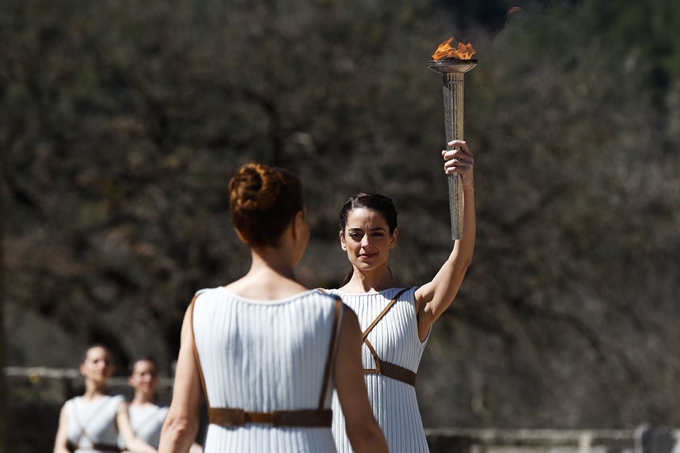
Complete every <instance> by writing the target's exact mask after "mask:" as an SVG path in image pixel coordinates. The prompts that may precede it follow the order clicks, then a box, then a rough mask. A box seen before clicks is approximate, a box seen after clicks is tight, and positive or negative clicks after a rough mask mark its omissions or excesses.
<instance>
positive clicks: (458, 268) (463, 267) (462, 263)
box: [451, 255, 472, 275]
mask: <svg viewBox="0 0 680 453" xmlns="http://www.w3.org/2000/svg"><path fill="white" fill-rule="evenodd" d="M471 264H472V255H470V256H469V257H466V258H462V257H458V259H455V260H453V262H452V263H451V267H452V268H453V270H454V272H456V273H457V274H463V275H465V272H467V270H468V268H469V267H470V265H471Z"/></svg>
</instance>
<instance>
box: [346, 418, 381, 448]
mask: <svg viewBox="0 0 680 453" xmlns="http://www.w3.org/2000/svg"><path fill="white" fill-rule="evenodd" d="M346 429H347V437H348V438H349V442H350V444H351V445H352V449H353V450H354V451H355V452H356V453H364V452H365V453H383V452H384V453H387V442H386V441H385V436H384V435H383V433H382V431H381V430H380V427H379V426H378V424H377V423H371V424H368V425H362V426H356V427H347V428H346Z"/></svg>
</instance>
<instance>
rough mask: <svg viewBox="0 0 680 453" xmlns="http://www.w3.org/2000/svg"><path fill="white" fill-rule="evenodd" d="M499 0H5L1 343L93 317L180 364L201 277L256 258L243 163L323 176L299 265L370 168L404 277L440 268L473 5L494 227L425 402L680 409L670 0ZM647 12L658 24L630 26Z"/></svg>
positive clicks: (478, 113) (477, 118) (555, 416)
mask: <svg viewBox="0 0 680 453" xmlns="http://www.w3.org/2000/svg"><path fill="white" fill-rule="evenodd" d="M615 3H616V2H615ZM485 4H486V3H485ZM488 4H489V8H490V9H489V11H488V12H489V14H490V15H491V12H493V14H492V16H493V19H484V18H482V17H481V15H482V10H480V9H478V8H477V7H474V5H471V4H470V5H468V6H465V7H464V6H461V7H460V9H456V8H452V7H451V6H450V5H444V4H442V3H441V2H436V1H432V2H414V1H411V0H403V1H398V2H390V3H389V4H386V3H385V4H384V2H383V3H381V2H351V3H350V4H347V2H338V1H333V0H317V1H312V0H310V1H308V2H289V1H286V2H270V1H265V0H262V1H249V2H243V1H237V0H229V1H226V2H215V1H207V2H200V3H196V2H190V1H188V0H172V1H170V2H168V1H160V0H145V1H141V0H116V1H114V0H107V1H102V2H90V3H88V2H83V1H82V0H57V1H50V2H48V1H45V0H28V1H26V0H21V1H20V0H8V1H7V2H3V5H2V7H3V11H4V12H6V13H5V14H0V20H2V21H3V23H2V25H3V26H2V27H0V36H1V37H2V42H3V46H0V86H3V87H5V89H4V90H3V91H2V93H0V149H2V151H3V152H2V155H3V161H4V164H5V165H6V173H5V178H6V181H5V185H4V191H3V197H4V201H5V204H6V209H7V218H6V219H4V218H3V220H5V228H6V230H5V234H6V239H7V240H6V242H5V254H6V258H5V262H6V276H7V279H6V311H5V313H6V324H7V332H8V338H9V339H10V342H9V343H8V345H7V361H8V363H11V364H21V365H56V366H67V365H75V363H76V362H77V358H78V356H79V352H80V349H81V348H82V347H84V345H85V344H87V343H89V342H93V341H103V342H106V343H109V344H110V345H111V346H112V347H113V348H114V349H115V350H116V351H118V356H117V361H118V362H119V365H126V362H127V361H129V360H131V359H132V358H133V357H135V356H137V355H141V354H154V355H156V356H157V357H159V359H160V362H161V364H162V367H163V368H164V370H165V371H166V372H167V371H169V370H170V365H171V362H172V360H173V359H174V357H175V356H176V352H177V347H178V344H179V328H180V325H181V319H182V316H183V312H184V309H185V307H186V306H187V304H188V302H189V300H190V299H191V296H192V294H193V292H194V291H196V290H197V289H200V288H203V287H208V286H216V285H221V284H224V283H225V282H227V281H229V280H231V279H233V278H235V277H237V276H238V275H240V274H241V273H242V272H244V271H245V270H246V269H247V266H248V264H249V263H248V257H247V254H246V253H245V249H244V248H243V247H242V246H241V244H240V243H239V242H238V240H237V238H236V236H235V235H234V234H233V232H232V229H231V226H230V222H229V219H228V209H227V204H228V200H227V196H226V190H225V185H226V182H227V180H228V178H229V177H230V175H231V174H232V173H233V172H234V170H235V169H236V168H238V166H240V165H241V164H243V163H245V162H247V161H251V160H257V161H262V162H266V163H272V164H276V165H280V166H284V167H286V168H289V169H291V170H293V171H295V172H297V173H298V174H299V175H300V176H301V178H302V179H303V181H304V182H305V186H306V189H307V203H308V207H309V218H310V222H311V226H312V231H313V238H312V241H311V243H310V247H309V252H308V254H307V256H306V257H305V259H304V260H303V262H302V263H301V266H300V269H299V271H300V277H301V278H302V279H303V280H304V281H305V282H307V283H308V284H310V285H312V286H332V285H335V284H337V282H338V280H339V279H340V278H341V276H342V273H343V269H344V268H345V267H346V266H347V264H346V259H345V257H344V256H343V254H342V253H341V251H340V249H339V247H337V244H336V241H337V239H336V238H337V228H338V227H337V214H338V210H339V208H340V206H341V204H342V202H343V201H344V200H345V198H346V197H347V196H349V195H351V194H352V193H355V192H358V191H360V190H364V191H379V192H382V193H385V194H388V195H390V196H391V197H392V198H393V199H394V200H395V202H396V203H397V206H398V207H399V209H400V231H401V234H400V241H399V242H400V243H399V247H397V248H396V249H395V251H394V262H393V266H392V267H393V269H394V272H395V275H396V276H397V279H398V280H399V282H400V283H401V284H403V285H410V284H418V283H422V282H423V281H426V280H427V279H430V278H431V277H432V276H433V275H434V273H435V272H436V270H437V269H438V267H439V266H440V265H441V263H442V262H443V261H444V259H445V257H446V256H447V255H448V251H449V250H450V245H451V244H450V240H449V238H448V235H449V215H448V202H447V191H446V182H445V178H444V177H443V175H442V174H441V168H442V167H441V157H440V155H439V150H440V149H441V148H443V145H444V144H443V141H444V138H443V137H444V130H443V124H442V121H443V111H442V107H441V87H440V85H439V84H440V78H439V77H438V76H437V75H436V74H434V73H432V72H431V71H429V70H428V69H427V66H426V61H427V60H428V59H429V58H430V57H429V55H430V54H431V53H432V52H433V51H434V49H435V48H436V45H437V44H438V43H439V42H441V41H443V40H444V39H446V38H448V37H449V36H450V35H457V34H459V32H460V31H461V30H460V28H459V27H457V26H454V25H452V24H456V23H458V22H457V21H459V20H460V18H461V17H466V18H468V19H469V20H467V19H466V25H465V32H464V33H461V34H464V35H466V36H463V37H461V38H465V39H473V41H474V44H475V46H476V47H477V49H478V57H479V59H480V64H479V66H478V67H477V68H476V69H475V70H474V71H473V72H471V73H470V74H469V76H468V77H466V85H467V86H466V97H467V100H466V137H467V139H468V141H469V142H470V143H471V145H472V149H473V150H474V151H475V153H476V162H477V164H476V168H477V177H476V180H477V196H478V214H479V234H478V237H479V240H478V246H477V251H476V255H475V260H474V263H473V267H472V268H471V269H470V271H469V274H468V276H467V278H466V282H465V284H464V286H463V288H462V291H461V294H460V296H459V300H458V301H457V303H456V305H455V306H454V307H452V309H451V310H450V311H449V312H448V313H447V315H446V316H445V317H444V318H443V319H442V320H441V322H439V323H438V325H437V326H436V327H435V329H434V330H433V334H432V338H431V339H430V345H429V346H428V349H427V350H426V357H425V361H424V364H423V367H422V370H421V373H420V375H421V377H419V384H418V391H419V394H420V399H421V406H422V409H423V415H424V420H425V422H426V424H427V425H429V426H437V425H439V426H442V425H456V426H499V427H512V426H515V427H516V426H523V427H544V426H551V427H563V428H577V427H612V426H617V427H620V426H628V425H631V424H637V423H640V422H642V421H651V422H658V421H663V422H665V423H667V424H673V423H674V422H679V423H680V420H679V419H680V415H679V414H677V412H676V411H675V408H674V404H673V402H674V400H675V399H676V398H677V397H678V396H680V395H678V389H676V388H675V382H676V380H677V378H678V375H679V373H680V360H678V359H677V358H676V357H674V356H672V355H671V356H669V355H668V354H667V352H666V350H665V348H664V345H667V344H674V342H676V341H677V340H678V338H677V335H678V334H677V333H676V329H675V326H674V324H673V320H674V319H675V318H676V316H677V315H678V314H679V313H677V310H678V308H677V307H676V305H677V304H676V303H675V301H676V300H677V295H678V294H679V293H680V292H679V288H678V282H677V278H676V276H677V273H678V269H679V268H680V263H679V259H678V256H680V253H678V252H680V250H679V248H680V246H679V244H680V240H679V238H678V235H679V234H680V220H679V219H678V214H677V213H678V212H680V209H678V208H679V206H678V202H679V201H678V200H680V197H679V196H678V195H680V194H678V190H680V189H678V188H679V187H680V184H678V183H679V182H680V181H679V178H680V175H679V172H680V166H678V165H677V146H678V143H679V142H680V136H679V135H678V124H680V122H679V121H678V120H677V119H678V118H679V117H678V112H680V108H679V106H678V102H677V94H676V91H675V87H676V81H677V78H678V76H679V74H678V73H677V72H676V70H675V69H673V68H674V64H675V63H674V62H675V61H677V58H679V57H678V52H677V51H676V48H675V46H674V45H669V46H668V49H667V50H666V52H667V53H666V54H665V57H664V58H662V59H660V60H658V61H659V62H663V63H660V64H659V65H654V64H648V62H649V61H648V59H647V58H646V57H645V55H646V54H645V52H644V50H645V49H649V48H652V49H655V48H656V47H655V46H656V44H653V42H657V41H658V42H660V40H661V37H662V34H661V30H672V27H673V26H675V25H676V24H677V20H678V17H677V14H676V13H675V12H674V11H676V10H675V9H673V8H672V6H671V2H670V1H669V0H657V1H655V2H653V3H652V4H649V5H647V4H645V6H643V5H633V4H632V3H630V2H627V0H621V2H620V3H619V7H620V8H619V9H612V7H611V6H606V5H603V4H601V3H597V2H594V1H583V2H581V3H579V4H578V6H575V2H526V3H523V4H521V5H520V6H521V7H522V9H521V10H519V11H517V12H515V13H513V14H510V15H509V16H508V15H506V16H504V17H505V18H507V23H506V24H505V27H504V28H503V29H502V30H499V29H498V25H493V26H490V25H489V24H491V23H496V22H495V21H498V22H497V23H498V24H500V23H501V22H502V20H503V17H502V15H501V14H500V11H501V7H500V6H498V5H503V10H504V11H505V8H506V7H507V6H509V5H510V4H509V3H507V2H504V1H501V0H499V1H498V2H488ZM607 5H609V4H607ZM465 8H467V9H465ZM640 8H642V9H640ZM630 11H632V12H633V13H639V12H644V13H645V14H647V15H648V16H649V17H653V18H656V19H654V20H651V19H649V17H648V18H646V19H640V18H639V17H638V16H639V14H637V15H636V14H632V15H630V14H629V12H630ZM504 14H505V13H504ZM487 20H488V21H487ZM634 20H642V21H647V22H645V24H646V25H644V27H647V28H650V29H652V28H653V29H654V30H657V31H655V32H654V33H651V34H649V35H642V36H636V38H638V40H636V41H635V44H631V45H628V41H629V40H628V37H629V36H628V33H629V32H630V30H631V28H630V25H627V24H628V21H634ZM480 24H481V25H480ZM644 27H643V28H644ZM654 27H661V28H654ZM490 30H491V31H490ZM672 39H675V38H672ZM672 39H671V41H672ZM655 55H660V54H655ZM658 68H661V70H662V72H663V74H664V77H666V80H667V83H665V84H663V85H660V84H658V83H657V82H656V80H657V77H656V76H655V74H656V73H657V72H658V70H659V69H658ZM660 87H661V88H660ZM659 100H661V101H659ZM660 118H664V119H663V121H662V120H660ZM622 395H626V396H625V397H622Z"/></svg>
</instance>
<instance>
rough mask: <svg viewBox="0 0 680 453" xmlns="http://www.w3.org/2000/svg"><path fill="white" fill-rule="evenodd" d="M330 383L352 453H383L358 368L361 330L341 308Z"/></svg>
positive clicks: (353, 317) (382, 439) (384, 446)
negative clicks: (333, 383) (339, 408)
mask: <svg viewBox="0 0 680 453" xmlns="http://www.w3.org/2000/svg"><path fill="white" fill-rule="evenodd" d="M333 381H334V382H335V390H336V391H337V394H338V400H339V401H340V407H341V408H342V413H343V414H344V416H345V430H346V431H347V437H348V438H349V442H350V444H352V449H353V450H354V451H355V452H356V453H363V452H366V453H382V452H385V453H387V443H386V441H385V436H384V435H383V433H382V430H381V429H380V426H379V425H378V422H377V421H376V420H375V417H374V416H373V410H372V409H371V403H370V402H369V401H368V393H367V391H366V383H365V382H364V368H363V366H362V365H361V329H360V328H359V320H358V319H357V315H356V314H355V313H354V312H353V311H352V310H351V309H350V308H348V307H345V308H344V313H343V316H342V324H341V325H340V338H339V341H338V350H337V355H336V357H335V367H334V371H333Z"/></svg>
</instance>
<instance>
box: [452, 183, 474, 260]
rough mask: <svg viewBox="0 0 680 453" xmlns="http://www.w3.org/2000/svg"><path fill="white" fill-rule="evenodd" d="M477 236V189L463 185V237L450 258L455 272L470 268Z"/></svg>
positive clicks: (456, 244) (458, 241)
mask: <svg viewBox="0 0 680 453" xmlns="http://www.w3.org/2000/svg"><path fill="white" fill-rule="evenodd" d="M476 234H477V220H476V214H475V188H474V186H473V185H472V184H470V185H463V236H462V238H461V239H459V240H457V241H456V242H455V243H454V246H453V250H452V251H451V255H450V257H449V265H450V266H452V267H453V268H454V269H455V270H462V271H465V270H466V269H467V268H468V267H469V266H470V263H471V262H472V255H473V253H474V250H475V237H476Z"/></svg>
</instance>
